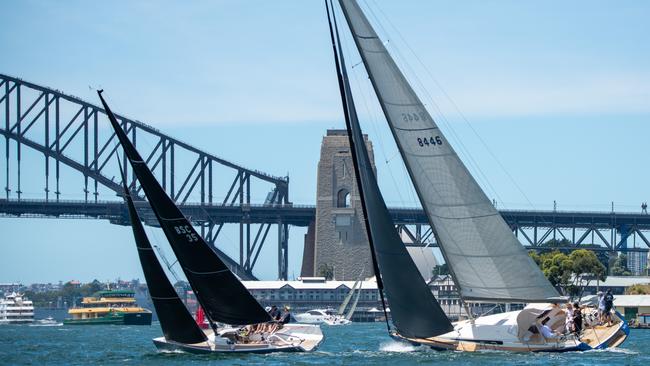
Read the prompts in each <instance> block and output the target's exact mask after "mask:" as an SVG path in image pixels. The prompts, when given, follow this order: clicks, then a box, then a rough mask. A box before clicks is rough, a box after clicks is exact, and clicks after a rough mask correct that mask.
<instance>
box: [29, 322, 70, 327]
mask: <svg viewBox="0 0 650 366" xmlns="http://www.w3.org/2000/svg"><path fill="white" fill-rule="evenodd" d="M29 326H30V327H62V326H63V323H56V324H30V325H29Z"/></svg>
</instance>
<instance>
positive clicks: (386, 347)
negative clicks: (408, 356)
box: [379, 341, 416, 353]
mask: <svg viewBox="0 0 650 366" xmlns="http://www.w3.org/2000/svg"><path fill="white" fill-rule="evenodd" d="M379 350H380V351H382V352H398V353H405V352H413V351H415V350H416V348H415V346H413V345H411V344H409V343H405V342H399V341H389V342H384V343H382V344H380V345H379Z"/></svg>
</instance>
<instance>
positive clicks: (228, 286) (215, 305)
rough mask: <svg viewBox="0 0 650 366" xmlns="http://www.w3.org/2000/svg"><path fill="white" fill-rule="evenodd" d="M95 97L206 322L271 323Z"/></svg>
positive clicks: (108, 111) (233, 323)
mask: <svg viewBox="0 0 650 366" xmlns="http://www.w3.org/2000/svg"><path fill="white" fill-rule="evenodd" d="M98 94H99V97H100V98H101V101H102V104H103V105H104V108H105V109H106V114H107V115H108V117H109V120H110V122H111V124H112V126H113V129H114V130H115V134H116V135H117V137H118V139H119V141H120V143H121V145H122V147H123V148H124V152H125V153H126V157H127V159H128V160H129V162H130V163H131V166H132V167H133V171H134V172H135V175H136V176H137V177H138V180H139V181H140V184H141V185H142V190H143V191H144V193H145V195H146V196H147V198H148V199H149V204H150V205H151V208H152V209H153V211H154V213H155V214H156V217H157V218H158V221H159V223H160V227H161V228H162V230H163V232H164V233H165V236H166V237H167V240H168V241H169V244H170V245H171V248H172V250H173V251H174V254H175V255H176V258H177V259H178V262H179V263H180V265H181V268H182V269H183V272H184V273H185V276H186V277H187V280H188V282H189V283H190V285H191V287H192V290H193V291H194V294H195V295H196V298H197V300H198V302H199V303H200V304H201V307H202V308H203V310H204V311H205V313H206V315H207V317H208V320H210V321H211V322H213V323H214V322H221V323H226V324H231V325H246V324H256V323H263V322H268V321H271V320H272V319H271V317H270V316H269V314H268V313H267V312H266V311H264V308H262V306H261V305H260V304H259V303H258V302H257V300H255V298H254V297H253V296H252V295H251V294H250V292H248V290H246V288H245V287H244V285H242V283H241V282H240V281H239V280H238V279H237V277H236V276H235V275H234V274H233V273H232V272H231V271H230V269H228V267H227V266H226V265H225V264H224V263H223V261H221V259H220V258H219V257H218V256H217V254H216V253H215V252H214V251H213V250H212V249H210V247H209V246H208V244H207V243H206V242H205V241H204V240H203V238H202V237H201V236H200V235H199V234H198V233H197V232H196V230H194V228H193V227H192V225H191V224H190V222H189V221H188V220H187V219H186V218H185V216H184V215H183V214H182V213H181V211H180V210H179V209H178V207H176V205H175V204H174V202H173V201H172V200H171V198H169V196H168V195H167V193H166V192H165V191H164V190H163V188H162V187H161V186H160V184H159V183H158V181H157V180H156V178H155V177H154V175H153V173H152V172H151V171H150V170H149V168H148V167H147V165H146V163H145V162H144V160H143V159H142V157H141V156H140V154H139V153H138V151H137V150H136V149H135V146H133V144H132V143H131V142H130V141H129V139H128V137H127V136H126V134H125V133H124V130H122V128H121V127H120V125H119V124H118V122H117V120H116V118H115V116H114V115H113V113H112V112H111V110H110V108H109V107H108V105H107V104H106V101H105V100H104V98H103V96H102V94H101V91H100V92H98Z"/></svg>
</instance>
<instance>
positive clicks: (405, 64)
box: [366, 0, 503, 201]
mask: <svg viewBox="0 0 650 366" xmlns="http://www.w3.org/2000/svg"><path fill="white" fill-rule="evenodd" d="M373 2H374V0H373ZM366 6H367V7H368V9H369V11H370V13H371V14H372V16H373V17H374V18H375V21H377V23H378V25H379V27H380V28H381V29H382V31H383V32H384V33H385V34H388V32H387V30H386V28H385V27H384V26H383V24H382V22H381V21H380V19H379V17H378V16H377V15H376V14H375V13H374V11H373V10H372V8H371V7H369V6H368V3H367V1H366ZM375 6H376V7H377V9H379V11H380V12H381V13H382V15H383V16H384V18H385V19H386V20H387V22H388V24H389V25H390V26H391V27H392V28H393V29H394V30H395V32H396V33H397V35H398V36H399V37H400V39H401V40H402V42H404V44H405V45H406V46H407V47H408V48H409V50H410V51H411V53H412V54H414V55H415V57H416V59H417V60H418V61H419V63H420V64H421V65H423V66H424V64H423V63H422V61H421V60H420V59H419V58H418V57H417V55H416V54H415V51H414V50H413V49H412V48H411V47H410V46H409V44H408V42H406V40H405V39H404V37H403V36H402V35H401V33H400V32H399V30H398V29H397V27H396V26H395V25H393V23H392V22H391V21H390V19H389V18H388V17H387V16H386V14H385V13H384V12H383V11H382V10H381V8H380V7H379V5H377V3H376V2H375ZM393 49H394V50H395V51H396V52H397V55H398V56H399V59H400V61H401V63H402V66H403V67H404V68H406V69H407V70H409V72H410V74H411V75H412V78H413V79H414V80H415V82H416V83H417V84H418V87H419V88H420V90H421V91H422V92H423V93H424V94H425V95H426V97H427V99H428V100H429V101H430V102H431V103H432V106H433V107H434V109H435V110H436V111H437V114H438V115H439V117H440V118H438V119H439V120H440V121H441V122H442V123H443V124H444V125H445V127H446V128H447V129H448V130H449V131H450V132H451V134H452V135H453V137H454V139H455V140H456V142H455V145H457V146H458V147H459V148H460V149H461V151H462V152H463V154H464V155H465V156H466V157H467V159H468V160H469V161H468V163H469V164H470V165H471V166H472V167H473V168H474V170H476V171H477V172H478V174H479V175H480V177H481V178H482V180H483V181H484V184H485V185H487V186H488V188H489V189H490V190H491V191H492V194H493V195H494V196H496V197H497V198H498V200H499V201H503V199H502V198H501V197H500V195H499V193H498V191H497V190H496V189H495V188H494V186H492V183H491V182H490V180H489V179H488V178H487V175H486V174H485V173H484V172H483V170H482V169H481V167H480V165H479V164H478V163H477V162H476V160H475V159H474V157H473V155H472V154H471V152H470V150H469V149H468V148H467V147H466V146H465V144H464V143H463V140H462V139H461V138H460V135H459V134H458V133H457V132H456V130H455V129H454V128H453V126H452V124H451V122H450V121H449V120H448V119H447V117H446V116H445V114H444V113H443V112H442V109H441V108H440V106H439V105H438V104H437V103H436V102H435V100H434V99H433V97H432V96H431V94H430V93H429V91H428V90H427V89H426V88H425V87H424V84H423V83H422V81H421V80H420V79H419V77H418V76H417V73H415V72H414V70H413V68H412V67H411V66H410V65H409V63H408V62H407V61H406V58H405V57H404V56H403V55H402V52H401V51H400V49H399V47H397V46H396V45H395V46H394V47H393ZM424 68H425V71H426V72H427V73H428V74H429V76H430V77H431V78H432V79H433V76H432V75H431V72H430V71H429V70H428V69H427V68H426V66H424ZM404 77H405V78H407V80H408V77H407V76H406V75H404ZM434 81H435V79H434ZM436 85H438V87H439V88H440V89H441V90H442V91H443V93H445V92H444V90H443V89H442V87H441V86H440V84H439V83H437V82H436ZM445 94H446V93H445ZM447 97H448V96H447ZM474 133H476V132H474Z"/></svg>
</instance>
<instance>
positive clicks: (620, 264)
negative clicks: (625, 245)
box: [611, 253, 632, 276]
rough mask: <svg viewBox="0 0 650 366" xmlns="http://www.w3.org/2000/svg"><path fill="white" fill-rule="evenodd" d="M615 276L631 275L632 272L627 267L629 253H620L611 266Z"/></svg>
mask: <svg viewBox="0 0 650 366" xmlns="http://www.w3.org/2000/svg"><path fill="white" fill-rule="evenodd" d="M611 271H612V275H613V276H631V275H632V272H630V270H629V269H628V268H627V255H625V253H621V254H619V255H618V257H617V258H616V260H614V264H613V265H612V268H611Z"/></svg>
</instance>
